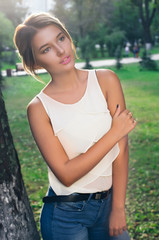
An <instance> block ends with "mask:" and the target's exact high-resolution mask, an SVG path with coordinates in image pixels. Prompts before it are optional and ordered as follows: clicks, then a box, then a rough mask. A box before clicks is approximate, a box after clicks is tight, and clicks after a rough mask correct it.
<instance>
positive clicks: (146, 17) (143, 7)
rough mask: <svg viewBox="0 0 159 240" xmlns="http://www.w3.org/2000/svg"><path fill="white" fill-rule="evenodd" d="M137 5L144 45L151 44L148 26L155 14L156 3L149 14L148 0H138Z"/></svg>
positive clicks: (155, 2)
mask: <svg viewBox="0 0 159 240" xmlns="http://www.w3.org/2000/svg"><path fill="white" fill-rule="evenodd" d="M137 4H138V6H139V14H140V18H141V22H142V26H143V30H144V38H145V43H152V38H151V31H150V26H151V24H152V21H153V19H154V16H155V13H156V9H157V1H156V0H155V1H154V7H153V9H152V12H150V6H149V0H144V1H143V0H140V1H139V2H138V3H137ZM144 11H145V14H144Z"/></svg>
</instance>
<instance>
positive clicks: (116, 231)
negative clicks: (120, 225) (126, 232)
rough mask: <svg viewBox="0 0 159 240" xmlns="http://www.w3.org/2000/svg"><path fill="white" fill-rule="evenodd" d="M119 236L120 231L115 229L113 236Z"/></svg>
mask: <svg viewBox="0 0 159 240" xmlns="http://www.w3.org/2000/svg"><path fill="white" fill-rule="evenodd" d="M118 234H119V231H118V229H114V230H113V236H115V237H117V236H118Z"/></svg>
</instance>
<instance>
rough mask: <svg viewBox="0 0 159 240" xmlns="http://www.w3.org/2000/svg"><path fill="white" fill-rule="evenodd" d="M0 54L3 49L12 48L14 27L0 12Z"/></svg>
mask: <svg viewBox="0 0 159 240" xmlns="http://www.w3.org/2000/svg"><path fill="white" fill-rule="evenodd" d="M0 23H1V25H0V39H1V41H0V52H1V51H2V50H3V49H4V48H5V47H13V40H12V39H13V33H14V27H13V24H12V23H11V21H10V20H9V19H8V18H6V17H5V15H4V14H3V13H2V12H0Z"/></svg>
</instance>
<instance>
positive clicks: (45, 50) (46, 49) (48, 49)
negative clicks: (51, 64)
mask: <svg viewBox="0 0 159 240" xmlns="http://www.w3.org/2000/svg"><path fill="white" fill-rule="evenodd" d="M49 51H50V47H47V48H45V49H44V50H43V51H42V53H47V52H49Z"/></svg>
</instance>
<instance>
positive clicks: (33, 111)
mask: <svg viewBox="0 0 159 240" xmlns="http://www.w3.org/2000/svg"><path fill="white" fill-rule="evenodd" d="M27 115H28V118H29V119H30V118H41V117H45V118H48V116H47V114H46V111H45V109H44V107H43V105H42V103H41V101H40V99H39V98H38V97H34V98H33V99H32V100H31V101H30V103H29V104H28V106H27Z"/></svg>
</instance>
